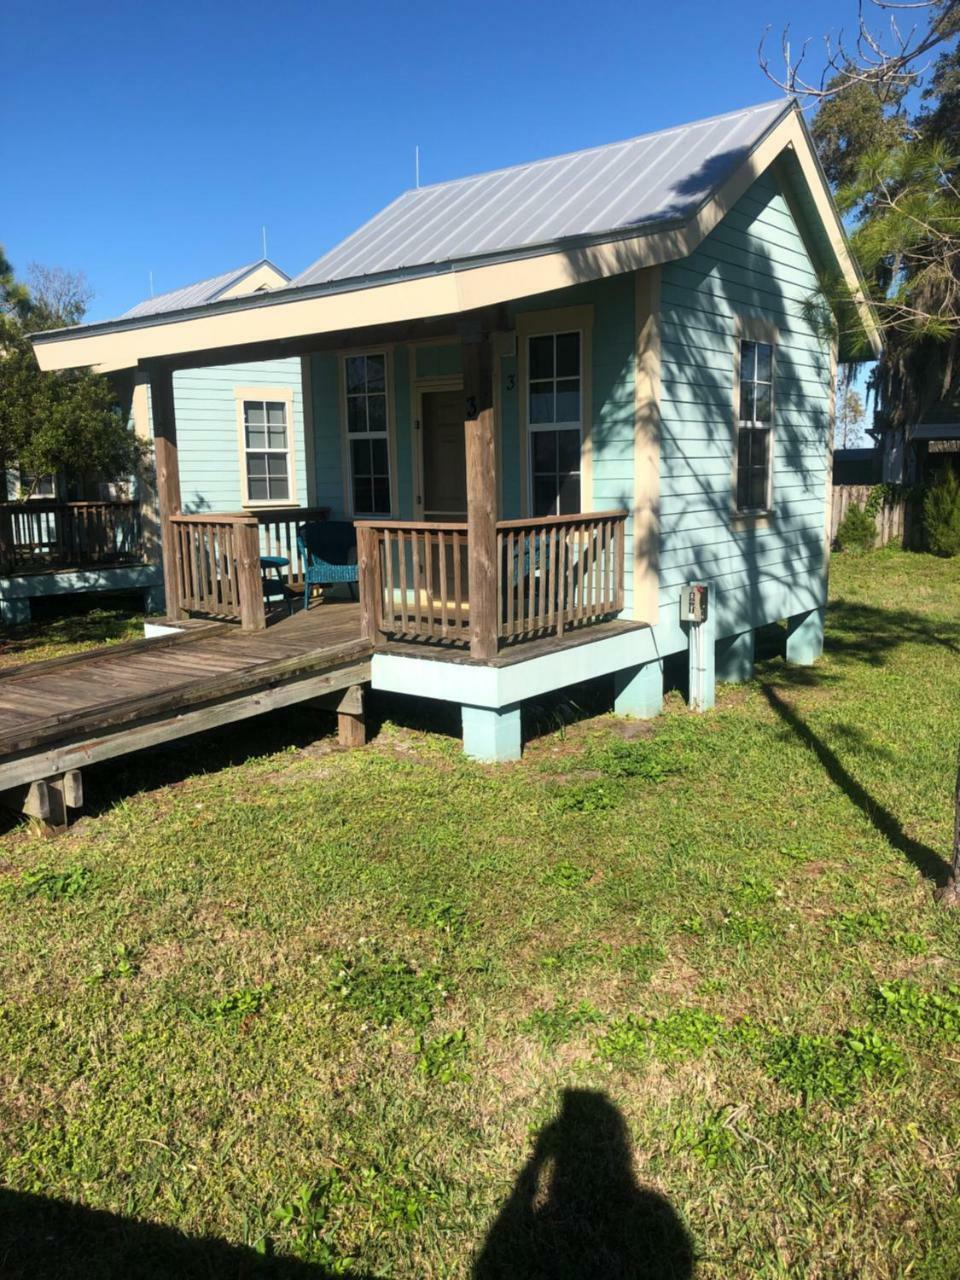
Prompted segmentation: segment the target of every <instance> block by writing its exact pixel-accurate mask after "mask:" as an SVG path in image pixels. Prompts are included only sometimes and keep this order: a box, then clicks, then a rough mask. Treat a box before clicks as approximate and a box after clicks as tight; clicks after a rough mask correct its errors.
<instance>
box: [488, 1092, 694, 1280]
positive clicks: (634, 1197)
mask: <svg viewBox="0 0 960 1280" xmlns="http://www.w3.org/2000/svg"><path fill="white" fill-rule="evenodd" d="M693 1268H694V1261H693V1244H692V1241H691V1239H690V1236H689V1234H688V1233H687V1231H686V1228H685V1227H684V1225H683V1223H682V1222H681V1221H680V1219H679V1217H678V1216H677V1214H676V1213H675V1212H674V1210H673V1208H672V1207H671V1205H670V1202H669V1201H668V1200H667V1199H665V1198H664V1197H663V1196H662V1195H660V1193H659V1192H657V1191H654V1190H652V1189H651V1188H650V1187H642V1186H640V1185H639V1184H638V1182H637V1180H636V1178H635V1177H634V1173H633V1162H632V1159H631V1153H630V1140H629V1134H628V1132H627V1126H626V1124H625V1122H624V1119H623V1117H622V1116H621V1114H620V1112H619V1111H618V1110H617V1108H616V1107H615V1106H614V1105H613V1103H612V1102H611V1101H610V1100H609V1098H607V1097H606V1095H605V1094H602V1093H595V1092H592V1091H590V1090H586V1089H567V1090H565V1091H564V1095H563V1103H562V1106H561V1108H560V1113H559V1114H558V1115H557V1117H556V1119H554V1120H552V1121H551V1122H550V1123H549V1124H548V1125H546V1126H545V1128H543V1129H542V1130H541V1131H540V1134H539V1135H538V1137H537V1142H536V1146H535V1148H534V1151H533V1155H532V1156H531V1157H530V1159H529V1160H528V1161H527V1163H526V1165H524V1167H523V1170H522V1171H521V1173H520V1176H519V1177H518V1178H517V1182H516V1185H515V1187H514V1189H513V1191H512V1193H511V1195H510V1198H509V1200H508V1201H507V1203H506V1204H505V1205H504V1206H503V1208H502V1209H501V1211H500V1213H499V1214H498V1215H497V1218H496V1220H495V1222H494V1223H493V1226H492V1227H491V1228H490V1231H489V1234H488V1235H487V1239H486V1241H485V1243H484V1245H483V1248H482V1250H481V1252H480V1254H479V1255H478V1257H477V1261H476V1263H475V1265H474V1271H473V1277H474V1280H587V1278H588V1277H594V1276H596V1277H602V1278H603V1280H627V1278H628V1277H629V1278H630V1280H690V1278H691V1277H692V1276H693Z"/></svg>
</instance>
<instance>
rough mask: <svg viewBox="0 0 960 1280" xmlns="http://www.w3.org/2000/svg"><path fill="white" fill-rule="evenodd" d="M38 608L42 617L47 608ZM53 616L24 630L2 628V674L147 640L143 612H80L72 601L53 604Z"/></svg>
mask: <svg viewBox="0 0 960 1280" xmlns="http://www.w3.org/2000/svg"><path fill="white" fill-rule="evenodd" d="M44 603H46V602H41V604H39V605H37V604H35V606H34V608H35V610H36V611H37V612H40V613H42V611H43V604H44ZM51 603H52V604H53V605H54V606H55V609H53V610H51V613H50V616H48V617H46V618H39V619H37V620H35V621H33V622H30V623H28V624H27V625H26V626H22V627H3V628H0V673H2V672H3V669H4V668H5V667H15V666H19V665H20V664H21V663H24V662H42V661H44V660H45V659H47V658H61V657H63V656H65V655H66V654H69V653H81V652H82V651H83V650H84V649H95V648H97V647H98V646H99V645H104V644H120V643H122V642H123V641H124V640H142V639H143V612H142V610H141V611H139V612H138V611H137V610H135V609H132V608H130V607H129V606H127V605H125V604H124V605H120V604H119V603H118V604H117V605H116V606H109V607H108V606H104V607H101V608H96V609H90V610H88V611H77V609H76V607H73V602H72V601H71V600H70V598H69V597H64V598H63V599H61V600H57V601H53V602H51Z"/></svg>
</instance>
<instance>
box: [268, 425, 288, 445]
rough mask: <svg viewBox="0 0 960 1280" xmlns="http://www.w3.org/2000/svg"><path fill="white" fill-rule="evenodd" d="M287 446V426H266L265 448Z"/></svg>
mask: <svg viewBox="0 0 960 1280" xmlns="http://www.w3.org/2000/svg"><path fill="white" fill-rule="evenodd" d="M286 447H287V428H286V427H268V428H267V448H268V449H285V448H286Z"/></svg>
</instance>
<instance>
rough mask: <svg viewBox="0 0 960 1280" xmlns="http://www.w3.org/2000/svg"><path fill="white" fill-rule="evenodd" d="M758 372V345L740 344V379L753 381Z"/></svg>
mask: <svg viewBox="0 0 960 1280" xmlns="http://www.w3.org/2000/svg"><path fill="white" fill-rule="evenodd" d="M756 372H757V344H756V343H755V342H744V341H741V343H740V377H741V379H743V381H747V380H748V379H749V380H751V381H752V380H753V378H755V377H756Z"/></svg>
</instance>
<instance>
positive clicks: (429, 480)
mask: <svg viewBox="0 0 960 1280" xmlns="http://www.w3.org/2000/svg"><path fill="white" fill-rule="evenodd" d="M420 445H421V457H422V459H423V519H424V520H437V521H441V522H442V521H447V520H466V518H467V458H466V450H465V446H464V438H463V392H462V391H461V390H459V389H458V390H456V391H450V390H446V391H423V392H421V395H420Z"/></svg>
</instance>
